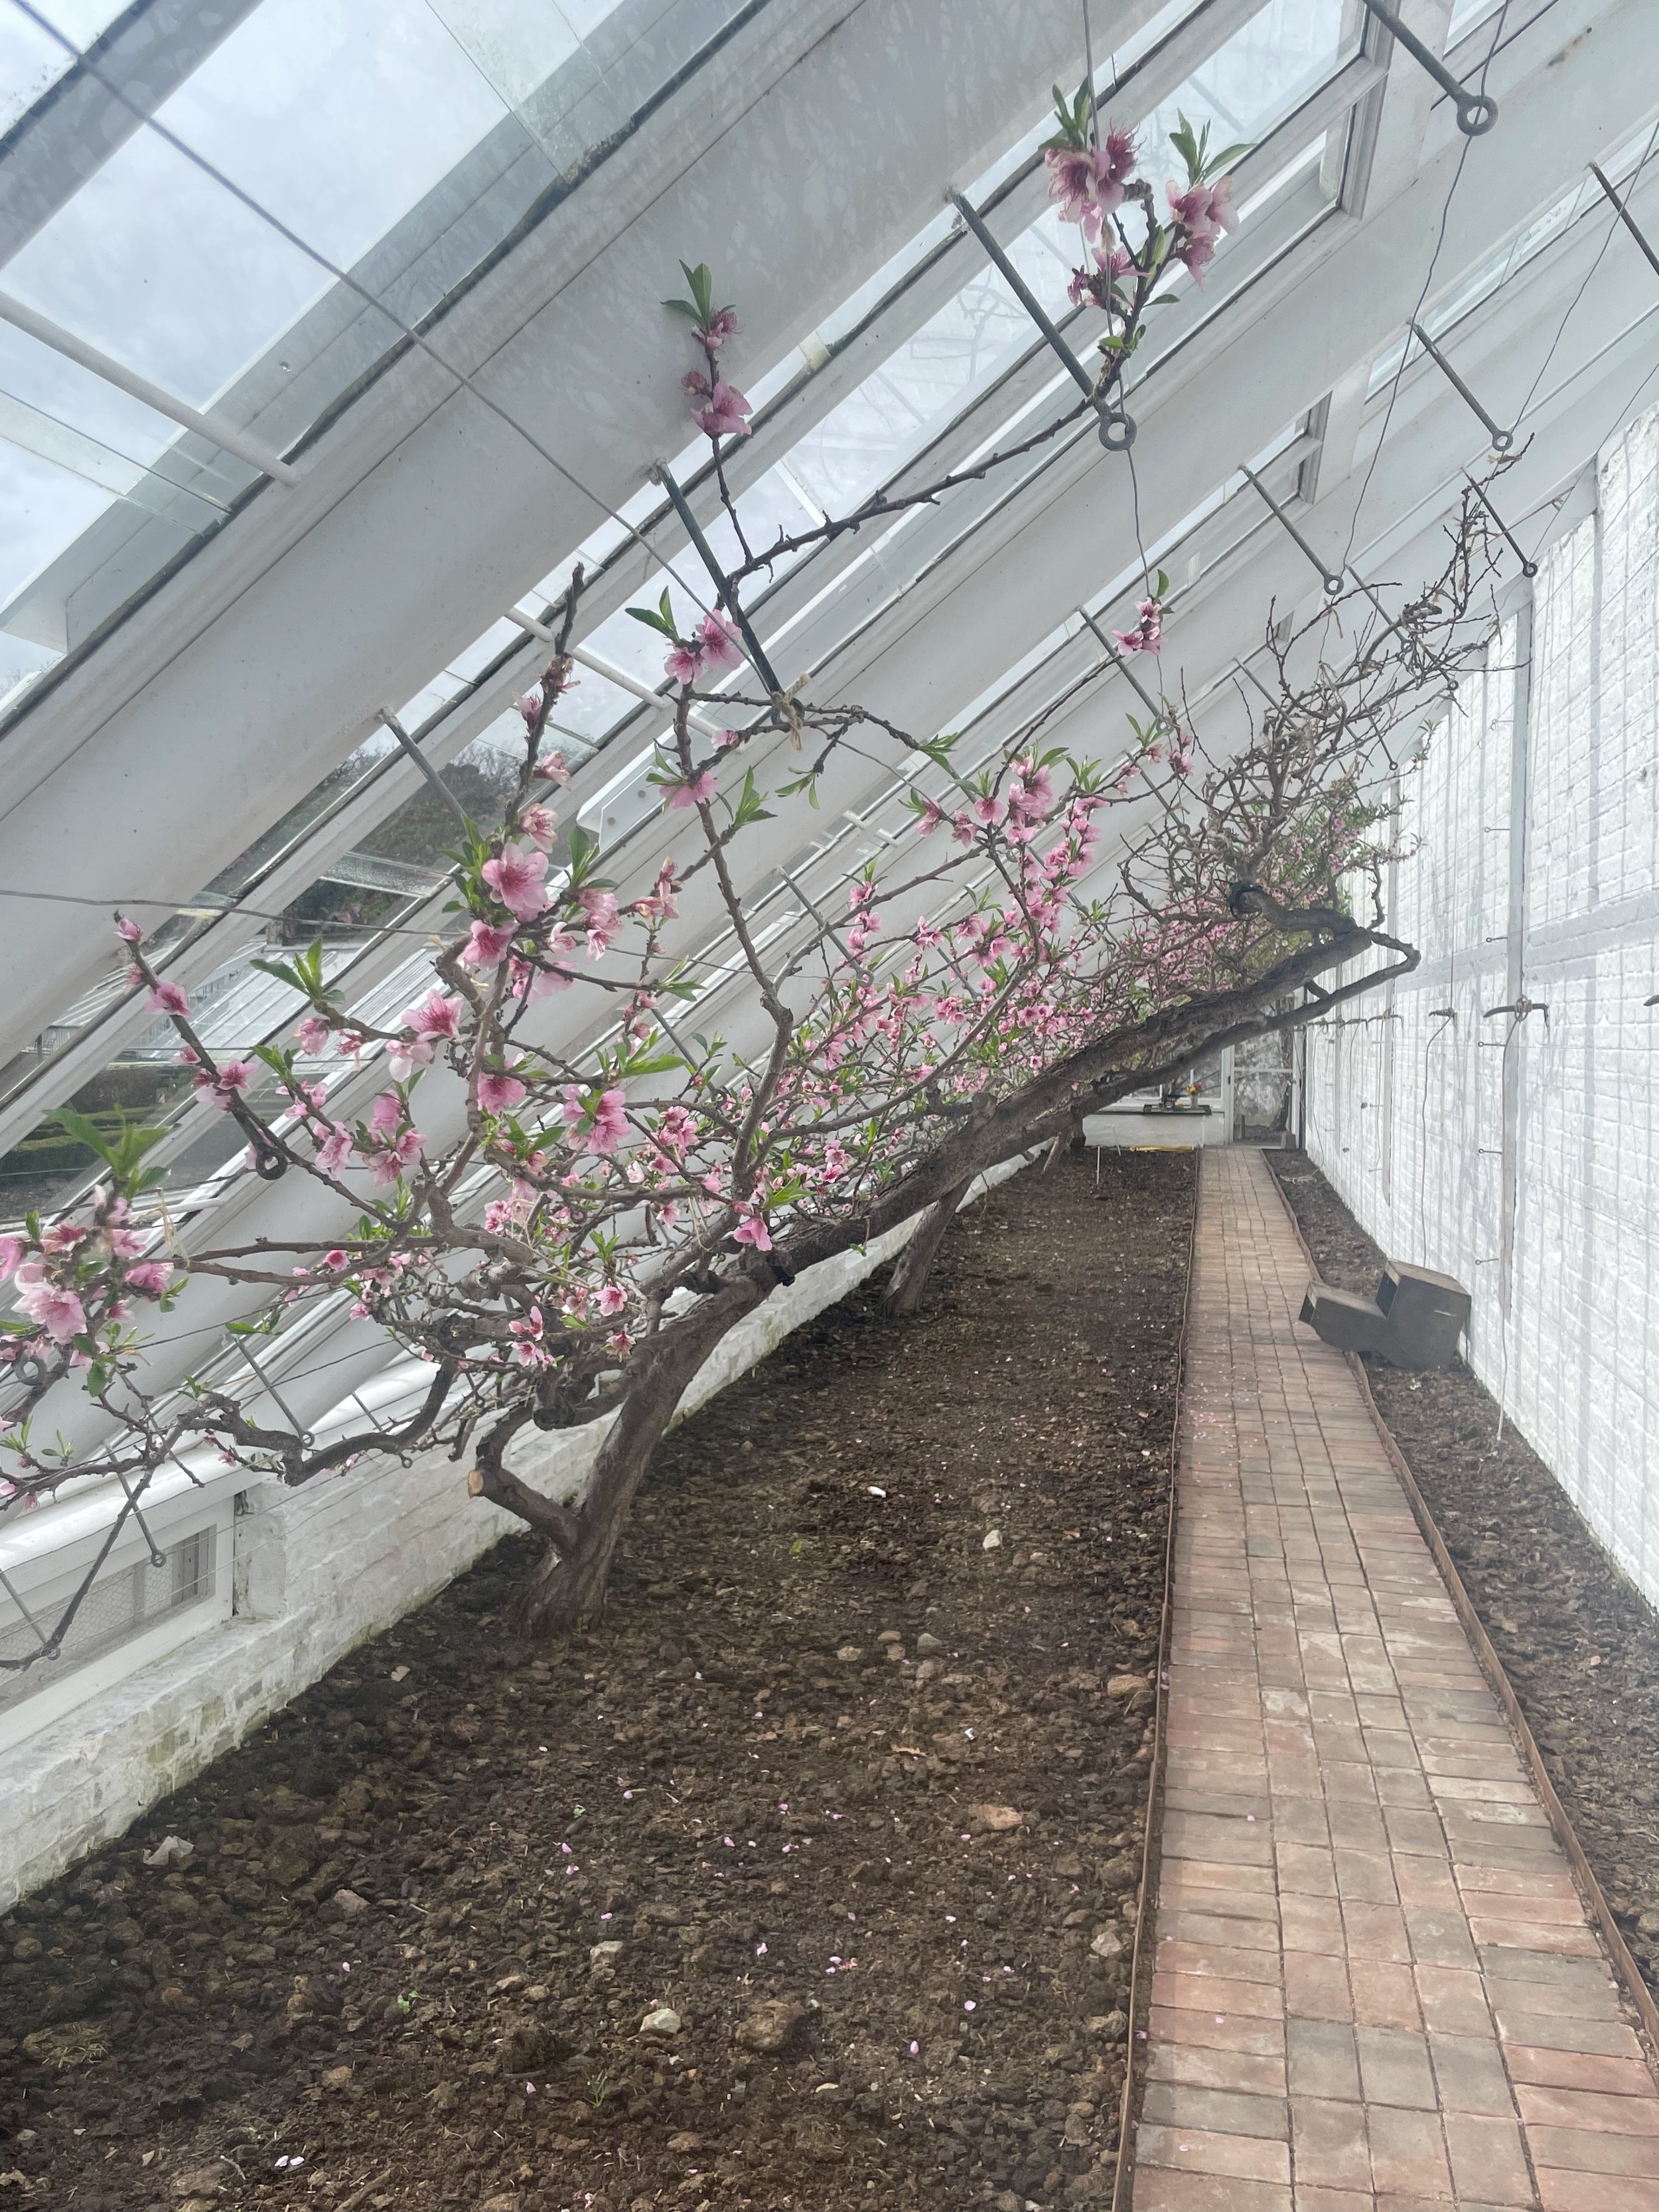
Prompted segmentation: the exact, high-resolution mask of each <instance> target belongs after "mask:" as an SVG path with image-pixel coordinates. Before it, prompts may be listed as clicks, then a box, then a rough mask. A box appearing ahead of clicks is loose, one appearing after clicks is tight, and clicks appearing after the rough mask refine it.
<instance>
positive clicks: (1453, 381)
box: [1410, 322, 1515, 453]
mask: <svg viewBox="0 0 1659 2212" xmlns="http://www.w3.org/2000/svg"><path fill="white" fill-rule="evenodd" d="M1410 329H1411V334H1412V336H1413V337H1414V338H1415V339H1416V340H1417V343H1419V345H1420V346H1421V347H1422V349H1423V350H1424V352H1425V354H1427V355H1428V356H1429V358H1430V360H1431V361H1432V362H1434V364H1435V366H1436V367H1437V368H1438V369H1439V371H1440V374H1442V375H1443V377H1444V378H1445V380H1446V381H1447V383H1448V384H1449V385H1450V386H1451V388H1452V390H1453V391H1454V392H1456V393H1457V395H1458V397H1459V398H1461V399H1462V402H1463V404H1464V405H1465V406H1466V407H1467V408H1468V410H1469V411H1470V413H1471V414H1473V415H1476V416H1479V417H1480V422H1482V424H1483V425H1484V426H1485V428H1486V435H1487V436H1488V437H1489V438H1490V439H1491V440H1492V451H1493V453H1508V452H1509V450H1510V447H1511V446H1512V445H1513V444H1514V443H1515V433H1514V431H1513V430H1506V429H1504V427H1503V425H1502V424H1501V423H1500V422H1494V421H1493V419H1492V416H1490V415H1488V414H1487V412H1486V409H1485V408H1484V407H1483V406H1482V405H1481V404H1480V401H1479V400H1478V399H1477V398H1475V396H1474V392H1471V391H1470V390H1469V387H1468V385H1467V384H1465V383H1464V381H1463V380H1462V377H1461V376H1460V375H1459V374H1457V371H1456V370H1455V368H1453V367H1452V365H1451V363H1450V362H1449V361H1448V360H1447V358H1446V356H1445V355H1444V354H1443V353H1442V352H1441V350H1440V349H1439V347H1438V346H1437V344H1436V343H1435V342H1434V340H1433V339H1432V338H1431V337H1430V336H1429V334H1428V332H1427V331H1425V329H1424V327H1423V325H1422V324H1421V323H1415V322H1414V323H1413V324H1412V325H1410Z"/></svg>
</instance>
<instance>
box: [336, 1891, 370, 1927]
mask: <svg viewBox="0 0 1659 2212" xmlns="http://www.w3.org/2000/svg"><path fill="white" fill-rule="evenodd" d="M328 1902H329V1907H330V1910H331V1911H332V1912H334V1913H335V1914H336V1915H337V1917H338V1918H340V1919H342V1920H355V1919H356V1917H357V1915H358V1914H359V1913H360V1912H367V1911H368V1899H367V1898H366V1897H359V1896H358V1894H357V1893H356V1890H355V1889H337V1890H336V1891H335V1893H334V1894H333V1896H332V1897H331V1898H330V1899H329V1900H328Z"/></svg>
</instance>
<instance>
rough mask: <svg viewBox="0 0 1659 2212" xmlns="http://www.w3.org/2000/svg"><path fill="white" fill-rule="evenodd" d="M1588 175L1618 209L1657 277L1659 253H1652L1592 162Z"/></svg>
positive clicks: (1658, 274) (1632, 219) (1634, 223)
mask: <svg viewBox="0 0 1659 2212" xmlns="http://www.w3.org/2000/svg"><path fill="white" fill-rule="evenodd" d="M1590 174H1591V176H1593V177H1594V178H1595V181H1596V183H1597V184H1598V185H1601V189H1602V191H1604V192H1605V193H1606V194H1607V197H1608V198H1609V199H1610V200H1611V201H1612V202H1613V205H1614V207H1616V208H1617V209H1618V210H1619V220H1620V222H1622V223H1623V224H1624V226H1625V228H1626V230H1627V231H1628V232H1629V233H1630V234H1631V236H1632V238H1633V239H1634V240H1636V243H1637V244H1638V246H1640V247H1641V249H1642V251H1643V252H1644V253H1645V254H1646V256H1647V258H1648V266H1649V268H1650V269H1651V270H1652V271H1653V273H1654V275H1655V276H1659V253H1656V252H1654V250H1653V248H1652V247H1651V246H1650V245H1649V244H1648V241H1647V240H1646V239H1645V238H1644V236H1643V234H1642V233H1641V232H1640V230H1638V228H1637V225H1636V218H1635V216H1633V215H1632V213H1631V211H1630V210H1629V209H1628V208H1627V207H1626V204H1625V203H1624V201H1623V200H1621V199H1620V197H1619V195H1618V193H1617V192H1616V191H1614V190H1613V186H1612V185H1610V184H1609V183H1608V182H1607V179H1606V177H1604V176H1603V175H1602V173H1601V168H1600V167H1599V166H1598V165H1597V164H1596V163H1595V162H1594V161H1592V162H1591V163H1590Z"/></svg>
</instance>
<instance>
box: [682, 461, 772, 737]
mask: <svg viewBox="0 0 1659 2212" xmlns="http://www.w3.org/2000/svg"><path fill="white" fill-rule="evenodd" d="M651 473H652V475H653V477H655V478H656V480H657V482H658V483H659V484H660V485H661V486H662V488H663V489H664V490H665V492H666V493H667V494H668V500H669V504H670V506H671V507H672V508H673V510H674V512H675V513H676V514H678V517H679V519H680V527H681V528H682V529H683V530H684V532H685V534H686V536H687V537H688V538H690V540H691V544H692V546H693V548H694V550H695V551H696V556H697V558H698V559H699V560H700V561H701V562H702V565H703V567H704V568H707V569H708V574H709V579H710V580H711V581H712V583H713V584H714V593H715V599H716V604H717V605H720V606H723V607H724V608H725V609H726V612H727V614H729V615H730V616H731V617H732V621H733V622H734V623H736V624H737V626H738V629H740V630H741V631H742V633H743V641H744V646H745V647H746V648H747V650H748V653H749V658H750V660H751V661H752V662H753V663H754V667H755V672H756V674H757V676H758V677H759V678H760V680H761V682H762V683H763V684H764V685H765V686H766V688H767V690H769V692H770V693H771V695H772V696H773V698H774V699H776V698H778V697H779V696H781V693H782V690H783V686H782V684H780V683H779V681H778V679H777V676H776V673H775V671H774V669H773V666H772V664H771V662H770V661H769V659H767V657H766V650H765V647H763V645H762V643H761V641H760V640H759V639H758V638H757V636H756V635H755V629H754V624H753V623H751V622H750V619H749V617H748V616H747V615H746V614H744V611H743V609H742V608H741V607H740V606H739V605H738V603H737V599H736V596H735V594H734V593H733V592H732V582H731V579H730V578H729V577H728V576H727V574H726V571H725V569H724V568H721V566H720V562H718V561H717V560H716V559H715V558H714V547H713V546H712V545H711V544H709V542H708V539H707V538H705V537H704V536H703V534H702V525H701V524H700V523H699V522H698V520H697V518H696V515H695V514H693V513H692V512H691V509H690V507H689V506H688V505H687V504H686V499H685V494H684V492H683V491H682V490H681V489H680V488H679V486H678V484H677V483H675V481H674V478H673V476H672V474H671V472H670V470H669V466H668V464H667V462H666V461H659V462H658V463H657V465H656V466H655V467H654V468H653V470H652V471H651ZM653 696H657V695H656V694H653Z"/></svg>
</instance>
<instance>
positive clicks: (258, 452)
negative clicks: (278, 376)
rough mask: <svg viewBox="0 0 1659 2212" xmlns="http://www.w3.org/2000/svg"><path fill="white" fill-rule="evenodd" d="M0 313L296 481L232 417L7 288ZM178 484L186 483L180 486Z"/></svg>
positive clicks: (174, 417) (228, 448) (261, 466)
mask: <svg viewBox="0 0 1659 2212" xmlns="http://www.w3.org/2000/svg"><path fill="white" fill-rule="evenodd" d="M0 319H3V320H5V321H6V322H9V323H10V324H11V325H12V326H13V327H14V328H15V329H16V330H20V331H24V332H25V333H26V334H27V336H28V337H32V338H34V339H36V340H38V342H39V343H40V344H41V345H44V346H50V347H51V348H52V351H53V352H54V353H58V354H62V355H63V356H64V359H65V360H66V361H72V362H76V363H77V364H78V365H79V366H80V367H81V368H89V369H90V370H91V371H92V373H93V374H94V376H101V377H102V378H103V380H104V381H105V383H106V384H112V385H113V386H115V388H116V390H117V391H118V392H128V393H130V394H131V397H132V398H135V399H142V400H143V403H144V404H145V406H146V407H153V408H154V409H155V412H156V413H157V414H158V415H165V416H167V418H168V420H169V421H170V422H179V423H182V424H183V426H184V428H185V429H186V430H193V431H194V432H195V433H196V435H197V437H198V438H205V439H206V440H207V441H208V443H209V444H210V445H211V446H217V447H219V449H220V451H221V452H222V453H234V454H235V456H236V458H237V459H238V460H240V461H246V463H247V465H248V466H249V467H250V468H252V469H258V471H259V473H260V474H261V475H262V476H267V477H275V479H276V482H277V483H284V484H296V483H299V481H300V471H298V469H295V468H291V467H290V466H289V464H288V463H287V462H286V461H284V460H279V459H277V457H276V454H275V453H270V452H268V451H267V450H266V448H265V447H264V446H262V445H260V444H259V443H258V441H257V440H256V439H253V438H250V437H249V436H248V435H247V433H246V431H245V430H239V429H238V428H237V427H236V425H235V424H234V422H226V421H225V420H224V419H223V417H222V416H218V415H204V414H202V413H201V412H200V411H199V410H197V408H194V407H187V406H186V405H185V402H184V401H183V400H182V399H175V398H173V394H172V393H171V392H164V391H163V390H162V388H161V386H160V385H159V384H152V383H151V382H150V380H149V378H148V377H147V376H140V375H139V374H138V373H137V370H136V369H131V368H127V367H125V364H124V363H123V362H118V361H112V359H111V358H110V356H109V355H108V354H106V353H100V351H99V350H98V348H97V347H96V346H94V345H88V343H87V342H86V340H85V339H84V338H78V337H76V335H75V333H74V332H73V331H66V330H63V329H61V328H60V327H59V326H58V324H56V323H54V322H52V321H50V320H49V319H48V318H47V317H46V316H45V315H38V314H36V313H35V312H34V309H33V307H25V306H24V305H23V302H22V301H21V300H14V299H13V298H12V297H11V295H10V294H9V293H7V292H0ZM179 489H188V487H186V486H180V487H179Z"/></svg>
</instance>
